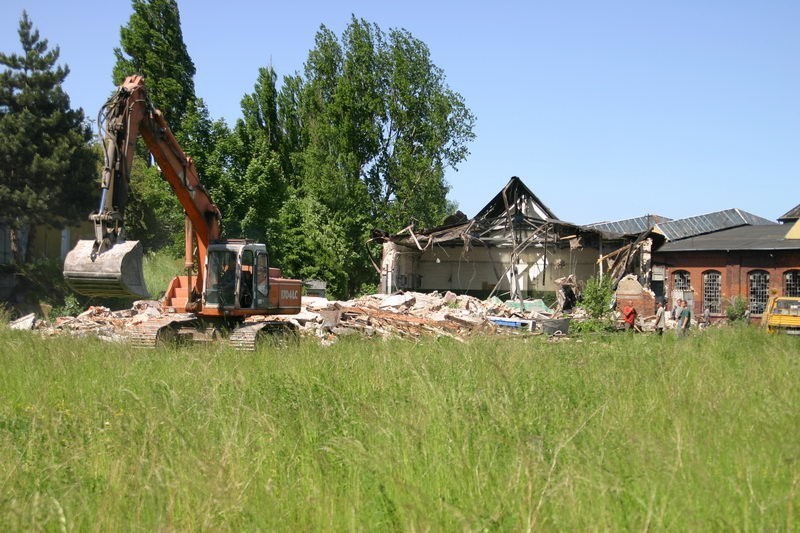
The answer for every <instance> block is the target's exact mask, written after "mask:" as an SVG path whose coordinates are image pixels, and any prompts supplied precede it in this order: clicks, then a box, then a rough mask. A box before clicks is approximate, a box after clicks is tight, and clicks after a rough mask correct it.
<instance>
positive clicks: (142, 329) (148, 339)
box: [128, 313, 197, 348]
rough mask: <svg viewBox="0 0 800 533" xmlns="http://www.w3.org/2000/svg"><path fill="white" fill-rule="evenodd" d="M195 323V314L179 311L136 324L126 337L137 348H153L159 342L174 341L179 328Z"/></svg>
mask: <svg viewBox="0 0 800 533" xmlns="http://www.w3.org/2000/svg"><path fill="white" fill-rule="evenodd" d="M196 323H197V316H196V315H193V314H191V313H180V314H174V315H170V316H168V317H164V318H156V319H151V320H148V321H147V322H142V323H141V324H137V325H136V326H135V327H134V328H132V329H131V330H130V331H129V332H128V339H129V340H130V342H131V344H132V345H133V346H135V347H137V348H155V347H156V346H158V345H159V344H167V343H170V342H174V341H175V340H177V338H178V332H179V331H180V330H181V328H187V327H189V326H191V325H194V324H196Z"/></svg>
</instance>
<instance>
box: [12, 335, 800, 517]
mask: <svg viewBox="0 0 800 533" xmlns="http://www.w3.org/2000/svg"><path fill="white" fill-rule="evenodd" d="M0 350H2V357H1V358H0V362H1V363H2V369H3V370H2V373H0V524H3V525H4V529H6V530H9V529H10V530H37V529H44V530H54V531H56V530H62V531H63V530H66V531H82V530H105V531H108V530H195V529H210V530H264V531H271V530H292V531H294V530H354V529H355V530H362V529H366V530H381V531H383V530H432V531H463V530H470V531H472V530H484V529H488V530H501V531H519V530H529V529H545V530H586V529H592V530H595V529H601V530H607V529H613V530H647V529H655V530H666V529H669V530H676V529H678V530H720V529H722V530H729V529H737V530H769V531H773V530H787V531H791V530H798V529H799V528H800V429H799V428H800V386H798V384H799V383H800V339H797V338H791V337H788V336H767V335H765V334H764V333H762V332H761V331H760V330H758V329H755V328H749V327H740V328H733V329H725V330H714V331H709V332H707V333H702V334H700V333H698V332H695V335H694V336H692V337H689V338H686V339H676V338H675V337H674V336H671V335H670V336H666V335H665V336H664V337H663V338H658V337H654V336H645V335H636V336H632V335H625V334H619V335H601V336H585V337H582V338H581V339H579V340H577V339H573V340H571V341H567V342H561V343H548V342H546V341H544V339H542V338H541V337H528V338H497V337H493V338H479V339H475V340H473V341H471V342H468V343H465V344H460V343H456V342H454V341H451V340H429V341H425V342H421V343H417V344H415V343H410V342H400V341H397V342H380V341H365V340H356V339H353V340H351V341H349V342H340V343H338V344H336V345H334V346H332V347H329V348H321V347H319V346H317V345H315V344H314V343H313V342H305V341H302V342H300V343H299V345H296V346H291V347H289V348H284V349H281V350H275V349H270V350H264V351H261V352H258V353H237V352H234V351H230V350H229V349H226V348H221V347H219V346H214V347H210V348H201V349H198V348H179V349H172V350H168V349H159V350H154V351H134V350H131V349H129V348H126V347H124V346H118V345H108V344H104V343H101V342H100V341H96V340H93V339H65V338H58V339H41V338H39V337H38V336H36V335H31V334H30V333H25V332H16V331H9V330H7V329H4V328H0Z"/></svg>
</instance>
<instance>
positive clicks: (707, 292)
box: [703, 270, 722, 313]
mask: <svg viewBox="0 0 800 533" xmlns="http://www.w3.org/2000/svg"><path fill="white" fill-rule="evenodd" d="M721 287H722V275H721V274H720V273H719V272H717V271H716V270H708V271H706V272H703V309H705V308H706V307H707V308H708V310H709V312H711V313H719V312H720V311H721V306H720V303H721V300H722V297H721V290H720V289H721Z"/></svg>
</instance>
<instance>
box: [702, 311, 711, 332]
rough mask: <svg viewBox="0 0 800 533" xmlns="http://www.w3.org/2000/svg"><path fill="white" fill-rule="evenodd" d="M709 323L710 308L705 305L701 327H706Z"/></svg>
mask: <svg viewBox="0 0 800 533" xmlns="http://www.w3.org/2000/svg"><path fill="white" fill-rule="evenodd" d="M710 325H711V309H710V308H709V307H708V306H706V308H705V309H703V327H704V328H707V327H708V326H710Z"/></svg>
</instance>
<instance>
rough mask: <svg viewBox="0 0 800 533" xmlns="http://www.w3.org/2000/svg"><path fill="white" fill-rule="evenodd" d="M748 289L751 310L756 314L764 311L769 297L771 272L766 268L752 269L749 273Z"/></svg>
mask: <svg viewBox="0 0 800 533" xmlns="http://www.w3.org/2000/svg"><path fill="white" fill-rule="evenodd" d="M747 289H748V293H749V303H750V312H751V313H752V314H756V315H758V314H761V313H763V312H764V307H766V305H767V298H768V297H769V272H767V271H766V270H753V271H751V272H750V273H749V274H748V275H747Z"/></svg>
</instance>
